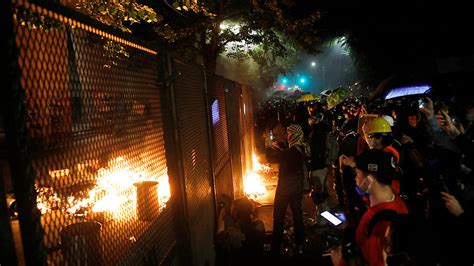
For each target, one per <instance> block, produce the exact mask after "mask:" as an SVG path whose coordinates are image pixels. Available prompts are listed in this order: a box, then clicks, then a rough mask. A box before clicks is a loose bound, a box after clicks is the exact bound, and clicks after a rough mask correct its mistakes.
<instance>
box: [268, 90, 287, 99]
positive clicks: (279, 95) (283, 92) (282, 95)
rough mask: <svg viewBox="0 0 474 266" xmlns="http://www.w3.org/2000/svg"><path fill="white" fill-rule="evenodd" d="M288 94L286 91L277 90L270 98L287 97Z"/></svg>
mask: <svg viewBox="0 0 474 266" xmlns="http://www.w3.org/2000/svg"><path fill="white" fill-rule="evenodd" d="M287 95H288V93H287V92H286V91H275V92H274V93H272V95H271V96H270V98H285V97H286V96H287Z"/></svg>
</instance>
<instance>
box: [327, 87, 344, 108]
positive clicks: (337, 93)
mask: <svg viewBox="0 0 474 266" xmlns="http://www.w3.org/2000/svg"><path fill="white" fill-rule="evenodd" d="M349 96H350V91H349V90H348V89H345V88H343V87H338V88H336V89H335V90H333V91H332V92H331V94H330V95H329V96H328V99H327V103H328V108H329V109H330V108H333V107H334V106H336V105H338V104H339V103H340V102H342V101H343V100H344V99H346V98H347V97H349Z"/></svg>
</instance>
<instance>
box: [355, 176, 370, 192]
mask: <svg viewBox="0 0 474 266" xmlns="http://www.w3.org/2000/svg"><path fill="white" fill-rule="evenodd" d="M366 181H367V177H366V178H364V180H362V182H361V183H360V185H356V188H355V190H356V192H357V194H359V196H367V195H369V187H368V186H367V188H365V189H364V188H363V185H364V184H365V182H366Z"/></svg>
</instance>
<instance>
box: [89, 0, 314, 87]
mask: <svg viewBox="0 0 474 266" xmlns="http://www.w3.org/2000/svg"><path fill="white" fill-rule="evenodd" d="M104 3H106V4H104ZM86 5H87V6H88V7H89V8H87V9H86V11H87V13H88V14H89V15H91V16H92V17H94V18H96V19H98V20H100V21H102V22H104V23H106V24H109V25H112V26H115V27H118V28H120V29H122V30H124V31H128V32H140V29H139V28H143V27H147V26H146V25H143V24H140V25H139V27H138V26H137V25H138V23H139V22H141V21H145V22H147V23H150V25H152V30H151V31H150V30H149V31H148V32H145V33H143V31H142V33H143V35H145V38H146V39H148V40H151V39H155V40H161V41H164V42H165V43H167V44H169V45H170V47H173V48H174V49H173V50H174V52H176V53H180V54H181V55H182V56H190V57H198V56H199V57H201V58H202V61H203V63H204V65H205V67H206V69H207V70H208V71H210V72H214V70H215V67H216V59H217V56H218V55H219V54H222V53H224V52H226V49H227V48H231V49H229V51H227V52H226V55H227V56H230V57H233V58H238V59H248V58H252V59H253V60H254V61H255V62H256V63H258V64H259V65H260V66H261V67H262V71H263V76H265V79H268V80H270V79H271V77H270V76H272V75H274V77H275V76H276V75H277V74H278V73H277V72H278V71H283V72H285V71H286V70H287V69H288V68H289V67H290V66H291V65H292V64H294V63H295V62H296V55H297V51H307V52H310V53H315V52H318V51H317V50H316V49H315V48H314V47H315V44H316V43H318V42H319V41H320V38H319V31H318V29H316V28H314V27H313V26H314V24H315V23H316V22H317V21H318V20H319V19H320V17H321V15H320V13H319V12H318V11H317V10H311V12H309V13H308V12H306V14H304V16H300V15H301V12H299V11H300V10H301V9H304V8H305V7H304V6H301V5H298V1H296V0H294V1H290V0H286V1H277V0H268V1H264V0H251V1H239V0H208V1H199V2H197V1H174V2H173V3H168V2H167V1H166V0H163V1H151V0H142V1H141V2H140V4H138V3H137V2H135V0H124V1H120V3H114V2H110V3H109V2H103V1H101V0H93V1H88V4H86ZM223 23H230V24H233V25H238V29H237V30H236V28H232V27H229V28H224V29H223V28H221V25H222V24H223ZM152 36H155V38H153V37H152ZM249 48H251V49H249Z"/></svg>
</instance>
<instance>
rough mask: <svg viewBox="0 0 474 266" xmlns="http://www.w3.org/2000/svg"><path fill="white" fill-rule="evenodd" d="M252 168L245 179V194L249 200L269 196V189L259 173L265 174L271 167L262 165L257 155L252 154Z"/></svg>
mask: <svg viewBox="0 0 474 266" xmlns="http://www.w3.org/2000/svg"><path fill="white" fill-rule="evenodd" d="M252 166H253V170H252V171H251V172H250V174H248V175H247V176H246V177H245V181H244V193H245V195H247V196H248V197H249V198H252V199H257V198H259V197H262V196H265V195H266V194H267V188H266V187H265V185H264V183H263V181H262V177H261V176H260V175H259V174H258V172H265V171H266V169H267V168H270V167H268V166H266V165H262V164H261V163H260V162H259V161H258V158H257V155H256V154H255V153H254V154H252Z"/></svg>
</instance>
